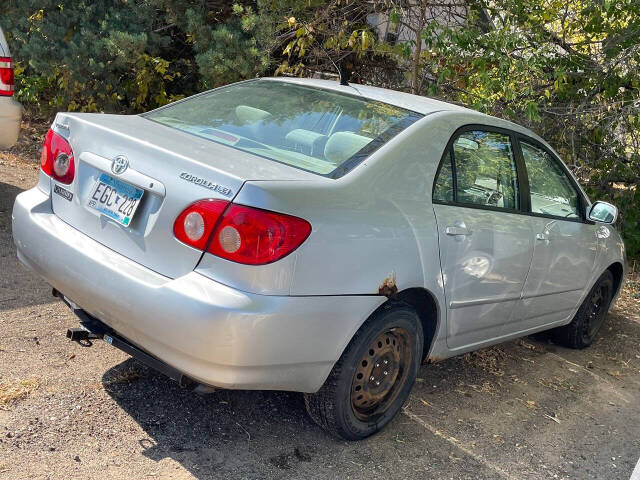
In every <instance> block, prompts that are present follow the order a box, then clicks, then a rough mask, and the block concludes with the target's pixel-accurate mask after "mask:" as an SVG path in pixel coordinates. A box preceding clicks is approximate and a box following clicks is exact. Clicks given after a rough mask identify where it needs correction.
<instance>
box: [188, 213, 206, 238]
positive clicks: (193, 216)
mask: <svg viewBox="0 0 640 480" xmlns="http://www.w3.org/2000/svg"><path fill="white" fill-rule="evenodd" d="M184 233H186V235H187V237H189V239H190V240H193V241H194V242H195V241H198V240H200V239H201V238H202V235H204V218H202V215H200V214H199V213H198V212H191V213H189V214H187V216H186V217H184Z"/></svg>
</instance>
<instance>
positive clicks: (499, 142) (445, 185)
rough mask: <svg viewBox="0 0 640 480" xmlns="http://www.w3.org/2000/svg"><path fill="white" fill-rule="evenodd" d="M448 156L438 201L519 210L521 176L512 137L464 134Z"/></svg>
mask: <svg viewBox="0 0 640 480" xmlns="http://www.w3.org/2000/svg"><path fill="white" fill-rule="evenodd" d="M447 157H448V158H445V159H444V162H443V164H442V167H441V168H440V172H439V174H438V178H437V179H436V183H435V186H434V197H433V198H434V200H435V201H440V202H451V201H453V202H455V203H457V204H462V205H478V206H486V207H492V208H503V209H506V210H517V209H518V208H519V201H518V176H517V170H516V163H515V158H514V155H513V148H512V145H511V138H510V136H509V135H507V134H504V133H499V132H493V131H485V130H473V131H466V132H463V133H461V134H459V135H458V136H457V137H456V138H455V139H454V141H453V144H452V146H451V149H450V151H449V152H448V155H447ZM447 163H448V165H447Z"/></svg>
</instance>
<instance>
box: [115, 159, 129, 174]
mask: <svg viewBox="0 0 640 480" xmlns="http://www.w3.org/2000/svg"><path fill="white" fill-rule="evenodd" d="M127 167H129V160H128V159H127V157H125V156H124V155H118V156H117V157H116V158H114V159H113V161H112V162H111V171H112V172H113V173H115V174H116V175H120V174H121V173H123V172H124V171H125V170H126V169H127Z"/></svg>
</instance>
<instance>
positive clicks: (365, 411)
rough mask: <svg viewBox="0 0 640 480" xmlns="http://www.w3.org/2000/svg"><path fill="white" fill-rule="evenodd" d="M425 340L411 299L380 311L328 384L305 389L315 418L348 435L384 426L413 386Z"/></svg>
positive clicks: (354, 341) (353, 342)
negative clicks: (308, 389)
mask: <svg viewBox="0 0 640 480" xmlns="http://www.w3.org/2000/svg"><path fill="white" fill-rule="evenodd" d="M423 341H424V340H423V333H422V325H421V323H420V319H419V318H418V315H417V314H416V312H415V311H414V310H413V309H412V308H411V307H409V306H408V305H390V306H388V307H385V308H383V309H382V310H380V311H378V312H376V313H375V314H374V315H373V316H372V317H371V318H370V319H369V320H367V322H365V323H364V324H363V326H362V327H360V329H359V330H358V332H357V333H356V334H355V335H354V337H353V338H352V339H351V342H350V343H349V345H348V346H347V348H346V349H345V351H344V352H343V354H342V356H341V357H340V360H338V362H337V363H336V364H335V365H334V367H333V369H332V370H331V373H330V374H329V377H328V378H327V380H326V382H325V383H324V385H323V386H322V388H321V389H320V390H319V391H318V392H316V393H312V394H305V404H306V407H307V411H308V412H309V415H310V416H311V418H313V420H314V421H315V422H316V423H317V424H318V425H320V426H321V427H323V428H324V429H325V430H327V431H329V432H330V433H332V434H333V435H336V436H338V437H341V438H344V439H346V440H359V439H362V438H365V437H368V436H369V435H372V434H373V433H375V432H377V431H379V430H381V429H382V428H383V427H384V426H385V425H386V424H387V423H389V422H390V421H391V419H392V418H393V417H394V416H395V415H396V413H398V411H399V410H400V408H402V405H403V404H404V402H405V401H406V400H407V398H408V396H409V393H410V392H411V388H412V387H413V384H414V382H415V379H416V375H417V372H418V369H419V367H420V363H421V359H422V349H423Z"/></svg>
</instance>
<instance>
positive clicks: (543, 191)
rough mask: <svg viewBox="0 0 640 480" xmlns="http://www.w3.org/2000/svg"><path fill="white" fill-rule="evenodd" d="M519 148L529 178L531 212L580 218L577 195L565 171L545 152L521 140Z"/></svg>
mask: <svg viewBox="0 0 640 480" xmlns="http://www.w3.org/2000/svg"><path fill="white" fill-rule="evenodd" d="M520 146H521V148H522V156H523V158H524V164H525V167H526V168H527V175H528V178H529V192H530V194H531V212H533V213H541V214H544V215H551V216H554V217H564V218H580V213H579V212H580V202H579V196H578V192H577V191H576V189H575V188H574V186H573V184H572V182H571V180H569V177H568V176H567V174H566V172H565V171H564V169H563V168H562V167H561V166H560V165H559V164H558V162H557V161H556V160H555V159H554V158H553V157H552V156H551V155H550V154H549V153H548V152H547V151H546V150H543V149H542V148H539V147H537V146H535V145H532V144H530V143H527V142H526V141H523V140H521V141H520Z"/></svg>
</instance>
